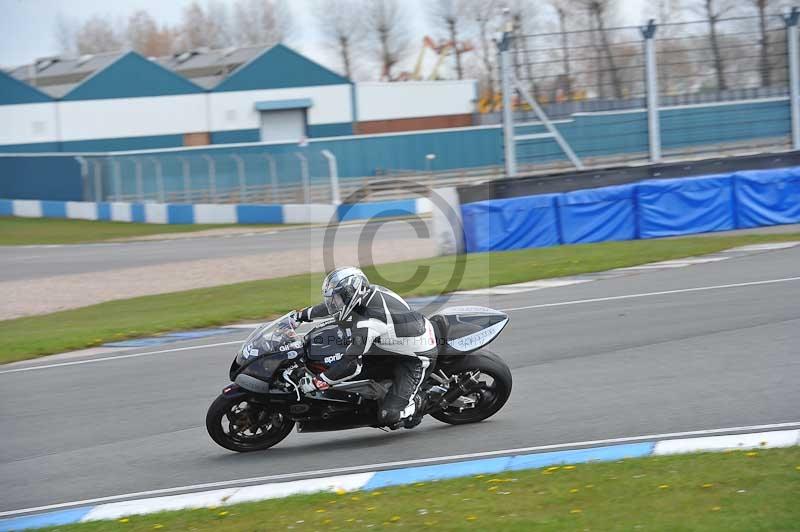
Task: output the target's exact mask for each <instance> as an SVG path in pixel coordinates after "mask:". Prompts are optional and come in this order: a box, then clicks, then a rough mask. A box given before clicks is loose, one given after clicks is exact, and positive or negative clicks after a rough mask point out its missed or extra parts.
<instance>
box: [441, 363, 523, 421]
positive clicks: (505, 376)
mask: <svg viewBox="0 0 800 532" xmlns="http://www.w3.org/2000/svg"><path fill="white" fill-rule="evenodd" d="M442 369H443V371H444V372H445V373H446V374H449V375H451V376H452V375H460V376H462V378H467V377H469V376H470V375H475V376H476V378H477V379H478V380H479V381H480V383H481V385H480V386H477V385H476V389H475V391H474V393H471V394H467V395H466V396H467V397H469V398H471V399H473V400H474V401H475V403H474V406H473V407H471V408H464V409H459V408H456V407H453V406H450V407H448V408H445V409H443V410H440V411H438V412H431V414H430V416H431V417H432V418H434V419H438V420H439V421H441V422H443V423H449V424H450V425H464V424H466V423H478V422H480V421H483V420H484V419H487V418H489V417H491V416H493V415H495V414H496V413H497V412H498V411H499V410H500V409H501V408H503V406H504V405H505V404H506V401H508V398H509V396H510V395H511V385H512V379H511V370H510V369H509V368H508V366H507V365H506V363H505V362H504V361H503V359H501V358H500V357H499V356H497V355H496V354H494V353H492V352H491V351H489V350H486V349H483V350H481V351H478V352H476V353H472V354H470V355H467V356H464V357H462V358H460V359H459V360H457V361H455V362H452V363H450V364H447V365H445V366H444V367H443V368H442ZM462 397H464V396H462Z"/></svg>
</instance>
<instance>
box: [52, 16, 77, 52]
mask: <svg viewBox="0 0 800 532" xmlns="http://www.w3.org/2000/svg"><path fill="white" fill-rule="evenodd" d="M77 26H78V25H77V23H76V22H75V21H74V20H73V19H71V18H67V17H65V16H64V15H63V14H61V13H59V14H58V16H57V17H56V23H55V26H54V37H55V41H56V44H57V45H58V50H59V52H60V53H62V54H64V55H73V54H74V53H75V52H76V50H75V40H76V39H75V35H76V33H77V32H78V28H77Z"/></svg>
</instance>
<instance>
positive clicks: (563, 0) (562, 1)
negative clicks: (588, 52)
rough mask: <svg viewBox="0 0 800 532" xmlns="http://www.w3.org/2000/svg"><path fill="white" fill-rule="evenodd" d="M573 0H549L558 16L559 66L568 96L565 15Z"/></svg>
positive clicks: (570, 92)
mask: <svg viewBox="0 0 800 532" xmlns="http://www.w3.org/2000/svg"><path fill="white" fill-rule="evenodd" d="M572 4H574V0H550V5H551V6H552V7H553V9H554V10H555V12H556V16H557V17H558V31H559V32H560V34H561V35H560V41H561V66H562V72H563V75H564V92H565V93H566V96H567V97H569V95H570V94H572V71H571V67H570V57H569V35H568V34H567V16H568V15H569V13H570V10H571V9H572V7H573V6H572Z"/></svg>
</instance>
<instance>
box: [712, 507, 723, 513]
mask: <svg viewBox="0 0 800 532" xmlns="http://www.w3.org/2000/svg"><path fill="white" fill-rule="evenodd" d="M720 510H722V508H720V507H719V506H714V507H713V508H711V511H712V512H719V511H720Z"/></svg>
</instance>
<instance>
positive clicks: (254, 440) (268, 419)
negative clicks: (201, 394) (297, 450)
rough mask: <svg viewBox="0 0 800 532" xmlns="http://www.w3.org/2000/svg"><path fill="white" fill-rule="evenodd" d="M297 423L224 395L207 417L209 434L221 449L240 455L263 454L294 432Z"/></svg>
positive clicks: (282, 415) (211, 407)
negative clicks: (247, 453) (257, 452)
mask: <svg viewBox="0 0 800 532" xmlns="http://www.w3.org/2000/svg"><path fill="white" fill-rule="evenodd" d="M293 428H294V421H292V420H291V419H289V417H287V416H286V415H284V414H281V413H278V412H271V411H269V410H268V409H267V408H265V407H264V406H262V405H258V404H254V403H250V402H248V401H247V400H246V399H243V398H242V397H226V396H225V395H220V396H219V397H217V398H216V399H215V400H214V402H213V403H211V406H210V407H208V413H207V414H206V430H208V434H209V436H211V439H212V440H214V442H216V443H217V445H220V446H221V447H224V448H226V449H229V450H231V451H236V452H240V453H244V452H250V451H262V450H264V449H269V448H270V447H272V446H273V445H276V444H278V443H280V442H281V441H282V440H283V439H284V438H286V436H288V435H289V433H290V432H292V429H293Z"/></svg>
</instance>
